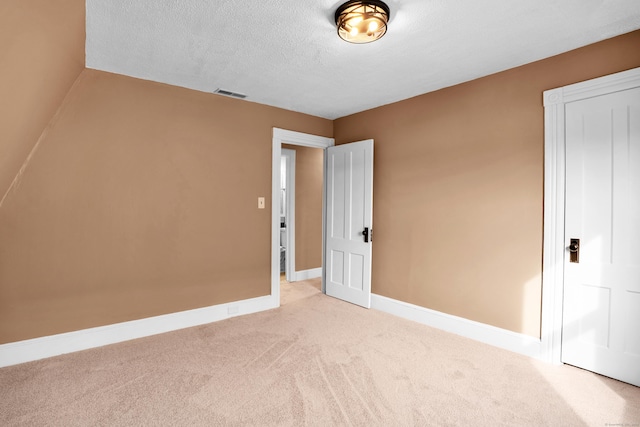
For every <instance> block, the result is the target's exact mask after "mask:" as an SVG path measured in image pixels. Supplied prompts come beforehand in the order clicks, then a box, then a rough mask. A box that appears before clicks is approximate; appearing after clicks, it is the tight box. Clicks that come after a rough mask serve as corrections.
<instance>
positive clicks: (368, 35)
mask: <svg viewBox="0 0 640 427" xmlns="http://www.w3.org/2000/svg"><path fill="white" fill-rule="evenodd" d="M335 18H336V25H337V26H338V35H339V36H340V38H341V39H342V40H346V41H348V42H350V43H369V42H372V41H376V40H378V39H379V38H380V37H382V36H384V34H385V33H386V32H387V22H389V6H387V5H386V4H384V3H383V2H381V1H378V0H351V1H348V2H346V3H345V4H343V5H342V6H340V7H339V8H338V10H336V17H335Z"/></svg>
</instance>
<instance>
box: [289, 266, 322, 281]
mask: <svg viewBox="0 0 640 427" xmlns="http://www.w3.org/2000/svg"><path fill="white" fill-rule="evenodd" d="M316 277H322V267H318V268H311V269H309V270H301V271H296V272H295V275H294V278H295V280H294V282H299V281H300V280H309V279H315V278H316Z"/></svg>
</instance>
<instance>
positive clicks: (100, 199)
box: [0, 70, 333, 343]
mask: <svg viewBox="0 0 640 427" xmlns="http://www.w3.org/2000/svg"><path fill="white" fill-rule="evenodd" d="M332 126H333V125H332V122H331V121H329V120H325V119H320V118H316V117H311V116H307V115H304V114H299V113H294V112H290V111H285V110H280V109H277V108H273V107H267V106H263V105H258V104H255V103H251V102H246V101H240V100H235V99H230V98H225V97H222V96H218V95H213V94H206V93H201V92H196V91H190V90H187V89H182V88H177V87H171V86H167V85H162V84H158V83H153V82H146V81H142V80H137V79H133V78H129V77H123V76H118V75H114V74H108V73H103V72H99V71H94V70H85V71H84V72H83V73H82V74H81V76H80V77H79V79H78V81H77V82H76V84H75V85H74V87H73V89H72V91H71V92H70V93H69V95H68V96H67V98H66V99H65V102H64V104H63V105H62V107H61V109H60V111H59V113H58V114H57V116H56V118H55V120H54V122H53V123H52V124H51V125H50V129H49V131H48V132H47V134H46V137H45V139H44V140H43V141H42V143H41V144H40V145H39V147H38V149H37V150H36V152H35V154H34V156H33V157H32V159H31V161H30V163H29V164H28V166H27V168H26V171H25V173H24V175H23V178H22V180H21V183H20V186H19V188H18V189H17V190H16V191H12V192H11V194H10V195H9V197H8V198H7V200H6V201H5V204H4V205H3V206H2V208H1V209H0V242H2V243H1V244H0V343H6V342H11V341H17V340H23V339H27V338H33V337H39V336H44V335H50V334H56V333H61V332H67V331H72V330H78V329H83V328H88V327H93V326H99V325H106V324H112V323H117V322H122V321H127V320H133V319H139V318H145V317H149V316H154V315H159V314H164V313H171V312H177V311H181V310H187V309H192V308H197V307H204V306H210V305H214V304H219V303H224V302H229V301H234V300H241V299H245V298H251V297H257V296H261V295H268V294H269V293H270V243H271V242H270V230H271V228H270V213H271V209H270V207H269V206H267V207H266V209H264V210H258V209H257V198H258V196H264V197H266V200H270V197H269V196H270V194H271V182H270V181H271V180H270V177H271V139H272V127H279V128H284V129H291V130H295V131H299V132H307V133H313V134H317V135H323V136H328V137H331V136H332Z"/></svg>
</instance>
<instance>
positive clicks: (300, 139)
mask: <svg viewBox="0 0 640 427" xmlns="http://www.w3.org/2000/svg"><path fill="white" fill-rule="evenodd" d="M282 144H291V145H300V146H303V147H312V148H322V149H326V148H327V147H331V146H333V145H335V141H334V139H333V138H327V137H324V136H317V135H310V134H306V133H300V132H294V131H290V130H285V129H279V128H273V140H272V152H271V296H272V297H273V298H274V300H275V301H277V302H278V306H279V305H280V210H279V205H278V203H279V197H280V188H279V187H280V156H281V151H282ZM323 180H324V179H323ZM324 198H325V194H324V192H323V195H322V206H323V207H322V209H323V213H322V217H323V218H322V227H323V244H322V252H323V253H324V221H325V212H324V209H325V208H324V206H325V204H326V203H325V199H324ZM323 274H324V273H323ZM322 286H323V289H324V280H323V285H322Z"/></svg>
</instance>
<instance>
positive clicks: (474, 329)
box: [371, 294, 542, 359]
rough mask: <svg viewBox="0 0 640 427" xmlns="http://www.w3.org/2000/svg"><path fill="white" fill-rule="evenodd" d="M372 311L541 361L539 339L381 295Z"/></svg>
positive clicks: (373, 300) (375, 299) (374, 296)
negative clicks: (388, 314)
mask: <svg viewBox="0 0 640 427" xmlns="http://www.w3.org/2000/svg"><path fill="white" fill-rule="evenodd" d="M371 308H374V309H376V310H380V311H384V312H386V313H390V314H393V315H395V316H398V317H402V318H404V319H408V320H413V321H414V322H418V323H422V324H424V325H427V326H431V327H433V328H437V329H442V330H444V331H447V332H451V333H454V334H456V335H461V336H463V337H466V338H471V339H473V340H476V341H480V342H483V343H485V344H489V345H493V346H495V347H500V348H503V349H505V350H509V351H513V352H514V353H520V354H524V355H526V356H529V357H533V358H536V359H542V346H541V341H540V339H538V338H534V337H530V336H528V335H524V334H519V333H516V332H512V331H508V330H506V329H501V328H497V327H495V326H491V325H487V324H484V323H479V322H475V321H473V320H468V319H464V318H462V317H457V316H452V315H450V314H446V313H441V312H439V311H435V310H431V309H428V308H424V307H420V306H417V305H413V304H409V303H406V302H403V301H398V300H394V299H391V298H387V297H384V296H382V295H376V294H372V295H371Z"/></svg>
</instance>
